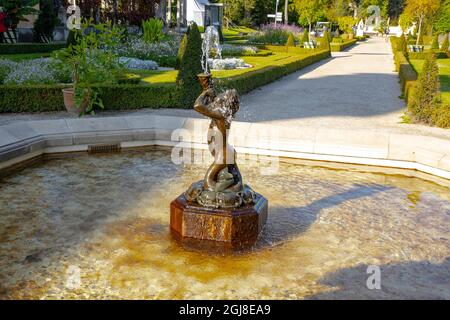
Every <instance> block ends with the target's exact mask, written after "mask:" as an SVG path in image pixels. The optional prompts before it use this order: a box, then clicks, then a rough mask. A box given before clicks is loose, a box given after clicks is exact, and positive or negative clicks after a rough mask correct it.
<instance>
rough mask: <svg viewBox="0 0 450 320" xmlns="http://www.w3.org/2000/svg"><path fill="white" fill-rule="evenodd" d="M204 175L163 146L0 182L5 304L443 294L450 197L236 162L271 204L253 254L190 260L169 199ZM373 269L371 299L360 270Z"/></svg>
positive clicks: (323, 172)
mask: <svg viewBox="0 0 450 320" xmlns="http://www.w3.org/2000/svg"><path fill="white" fill-rule="evenodd" d="M205 169H206V166H194V165H192V166H177V165H175V164H173V163H172V162H171V161H170V153H169V152H167V151H161V150H159V151H149V152H144V151H139V152H138V151H136V152H127V153H121V154H113V155H97V156H81V157H75V158H69V159H58V160H51V161H47V162H45V163H42V164H40V165H37V166H34V167H31V168H27V169H25V170H23V171H21V172H19V173H17V174H15V175H13V176H9V177H7V178H3V179H2V180H0V298H38V299H39V298H129V299H134V298H149V299H164V298H166V299H179V298H186V299H196V298H206V299H209V298H223V299H241V298H249V299H252V298H263V299H265V298H273V299H286V298H287V299H298V298H309V299H318V298H330V299H341V298H446V299H450V235H449V233H450V223H449V222H450V221H449V220H450V191H449V190H450V189H449V188H445V187H442V186H438V185H436V184H433V183H430V182H427V181H424V180H420V179H416V178H408V177H403V176H394V175H382V174H373V173H360V172H351V171H346V170H331V169H326V168H320V167H311V166H304V165H294V164H287V163H281V164H280V167H279V171H278V173H277V174H276V175H263V174H261V170H260V169H259V168H258V166H255V165H253V166H250V165H247V166H246V165H244V166H241V172H242V174H243V176H244V179H245V182H246V183H248V184H250V185H251V186H252V187H253V189H255V191H257V192H259V193H262V194H263V195H265V196H266V197H267V198H268V200H269V219H268V223H267V225H266V227H265V229H264V231H263V234H262V235H261V237H260V241H259V242H258V243H257V245H256V246H255V248H253V250H252V251H250V252H243V253H237V254H225V255H219V254H213V253H206V252H196V251H186V250H185V249H183V248H181V247H180V246H179V245H178V244H177V243H176V242H175V241H173V240H172V238H171V236H170V233H169V227H168V225H169V203H170V201H171V200H173V199H174V198H175V197H177V196H178V195H179V194H180V193H182V192H183V191H184V190H185V189H186V188H187V187H188V186H189V185H190V183H191V182H193V181H197V180H199V179H201V178H202V176H203V174H204V172H205ZM370 265H377V266H380V268H381V290H369V289H367V286H366V280H367V278H368V277H369V276H370V274H367V272H366V271H367V267H368V266H370Z"/></svg>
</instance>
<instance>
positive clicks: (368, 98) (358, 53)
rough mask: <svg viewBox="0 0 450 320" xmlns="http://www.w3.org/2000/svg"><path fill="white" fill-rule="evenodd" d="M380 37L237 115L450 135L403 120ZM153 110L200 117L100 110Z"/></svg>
mask: <svg viewBox="0 0 450 320" xmlns="http://www.w3.org/2000/svg"><path fill="white" fill-rule="evenodd" d="M399 95H400V87H399V83H398V76H397V73H396V72H395V71H394V62H393V56H392V53H391V48H390V45H389V43H388V42H387V41H386V39H385V38H376V37H374V38H371V39H369V41H367V42H363V43H360V44H358V45H356V46H354V47H353V48H351V49H350V50H348V51H345V52H337V53H333V57H332V58H330V59H327V60H324V61H321V62H319V63H316V64H314V65H311V66H309V67H307V68H305V69H303V70H300V71H298V72H296V73H293V74H291V75H289V76H286V77H284V78H282V79H280V80H279V81H276V82H274V83H271V84H269V85H267V86H264V87H261V88H259V89H257V90H254V91H252V92H251V93H249V94H247V95H244V96H242V97H241V110H240V112H239V113H238V115H237V120H238V121H245V122H267V123H271V124H276V125H283V126H286V125H289V126H294V127H296V128H298V127H305V126H308V127H311V126H312V127H317V126H326V127H332V128H364V129H370V130H386V129H387V130H389V131H395V132H407V133H417V134H423V135H433V136H445V137H449V138H450V130H445V129H440V128H431V127H428V126H423V125H411V124H402V123H401V116H402V115H403V113H404V111H405V103H404V100H401V99H399V98H398V96H399ZM143 114H158V115H172V116H182V117H200V115H198V114H197V113H196V112H195V111H193V110H180V109H156V110H155V109H141V110H133V111H123V112H102V113H101V114H97V115H96V117H100V116H122V115H143ZM70 117H76V116H71V115H68V114H67V113H65V112H53V113H40V114H2V115H0V125H2V124H7V123H11V122H15V121H21V120H30V119H33V120H38V119H59V118H70Z"/></svg>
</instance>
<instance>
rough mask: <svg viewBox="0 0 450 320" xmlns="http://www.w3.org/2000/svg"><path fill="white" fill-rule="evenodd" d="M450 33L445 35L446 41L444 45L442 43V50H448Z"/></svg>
mask: <svg viewBox="0 0 450 320" xmlns="http://www.w3.org/2000/svg"><path fill="white" fill-rule="evenodd" d="M448 35H449V34H448V33H447V34H446V35H445V38H444V42H442V45H441V51H442V52H447V51H448Z"/></svg>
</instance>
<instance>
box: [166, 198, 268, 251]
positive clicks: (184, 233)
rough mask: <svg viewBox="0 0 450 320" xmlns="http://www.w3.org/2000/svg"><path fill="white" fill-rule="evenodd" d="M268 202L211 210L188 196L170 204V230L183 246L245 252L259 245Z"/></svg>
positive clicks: (257, 199) (265, 200)
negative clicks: (187, 198)
mask: <svg viewBox="0 0 450 320" xmlns="http://www.w3.org/2000/svg"><path fill="white" fill-rule="evenodd" d="M267 207H268V202H267V199H266V198H264V197H263V196H262V195H260V194H256V199H255V202H254V203H253V204H251V205H245V206H242V207H240V208H226V209H222V208H218V209H216V208H207V207H203V206H200V205H198V204H192V203H188V202H187V200H186V198H185V197H184V195H181V196H179V197H178V198H176V199H175V200H173V201H172V203H171V204H170V228H171V231H172V234H173V235H174V236H175V238H177V239H178V240H179V241H181V243H182V244H183V245H186V246H188V247H195V248H202V249H203V248H208V249H238V250H239V249H244V248H247V247H250V246H252V245H253V244H255V242H256V240H257V239H258V235H259V233H260V232H261V230H262V228H263V227H264V225H265V224H266V220H267Z"/></svg>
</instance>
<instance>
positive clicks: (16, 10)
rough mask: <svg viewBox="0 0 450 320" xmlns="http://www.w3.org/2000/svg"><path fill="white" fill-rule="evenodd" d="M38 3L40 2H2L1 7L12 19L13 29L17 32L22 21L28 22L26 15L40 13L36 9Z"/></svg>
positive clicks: (7, 0) (31, 0) (21, 0)
mask: <svg viewBox="0 0 450 320" xmlns="http://www.w3.org/2000/svg"><path fill="white" fill-rule="evenodd" d="M38 3H39V0H0V7H3V10H4V11H5V12H6V14H7V15H8V17H9V18H10V19H11V29H13V30H16V28H17V25H18V24H19V22H20V21H28V19H27V18H26V17H25V16H26V15H29V14H36V13H38V12H39V11H38V10H36V9H35V8H34V6H36V5H37V4H38Z"/></svg>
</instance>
